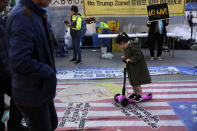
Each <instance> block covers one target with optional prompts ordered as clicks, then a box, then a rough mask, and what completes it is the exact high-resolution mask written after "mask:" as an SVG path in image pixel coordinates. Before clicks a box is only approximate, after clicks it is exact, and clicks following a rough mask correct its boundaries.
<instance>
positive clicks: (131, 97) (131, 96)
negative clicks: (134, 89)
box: [129, 93, 137, 99]
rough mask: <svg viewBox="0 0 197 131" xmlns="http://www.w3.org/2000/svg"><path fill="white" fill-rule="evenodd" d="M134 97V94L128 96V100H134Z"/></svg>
mask: <svg viewBox="0 0 197 131" xmlns="http://www.w3.org/2000/svg"><path fill="white" fill-rule="evenodd" d="M136 96H137V95H136V94H135V93H133V94H131V95H130V96H129V99H134V98H135V97H136Z"/></svg>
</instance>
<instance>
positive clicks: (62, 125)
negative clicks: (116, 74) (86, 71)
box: [55, 81, 197, 131]
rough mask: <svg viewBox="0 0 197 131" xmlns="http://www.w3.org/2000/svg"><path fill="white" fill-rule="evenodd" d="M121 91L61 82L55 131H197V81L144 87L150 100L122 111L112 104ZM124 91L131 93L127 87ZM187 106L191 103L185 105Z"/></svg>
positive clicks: (114, 87) (102, 84) (114, 84)
mask: <svg viewBox="0 0 197 131" xmlns="http://www.w3.org/2000/svg"><path fill="white" fill-rule="evenodd" d="M121 87H122V83H120V82H116V81H113V82H99V81H98V82H91V81H90V82H81V83H80V82H79V83H69V82H61V81H60V82H59V83H58V86H57V96H56V99H55V106H56V109H57V114H58V118H59V127H58V129H57V131H69V130H70V131H71V130H72V131H74V130H75V131H76V130H88V131H89V130H92V131H100V130H102V131H187V130H188V131H197V81H160V82H153V83H152V84H148V85H143V86H142V89H143V93H148V92H152V93H153V99H152V100H149V101H146V102H140V103H136V104H129V105H128V106H127V107H125V108H123V107H121V106H120V104H118V103H115V102H114V100H113V96H114V94H115V93H117V92H121ZM127 90H128V93H131V92H132V88H131V86H130V85H129V83H127ZM171 102H174V103H172V104H171ZM188 102H189V103H190V102H192V103H190V104H187V105H185V103H188ZM173 104H174V105H173ZM175 108H176V109H175ZM180 113H182V114H181V115H180ZM189 113H190V114H189ZM187 116H190V117H189V118H188V117H187ZM186 118H187V119H186ZM184 119H185V120H186V121H188V122H185V120H184Z"/></svg>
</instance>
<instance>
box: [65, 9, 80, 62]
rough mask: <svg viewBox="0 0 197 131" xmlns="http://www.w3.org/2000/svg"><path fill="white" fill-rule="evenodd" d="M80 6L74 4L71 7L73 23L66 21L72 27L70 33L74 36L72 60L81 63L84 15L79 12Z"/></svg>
mask: <svg viewBox="0 0 197 131" xmlns="http://www.w3.org/2000/svg"><path fill="white" fill-rule="evenodd" d="M78 11H79V10H78V7H77V6H75V5H73V6H72V7H71V23H65V24H66V25H67V26H69V27H70V34H71V37H72V46H73V58H72V59H71V60H70V61H75V64H78V63H81V48H80V41H81V36H82V32H81V26H82V15H81V14H79V13H78Z"/></svg>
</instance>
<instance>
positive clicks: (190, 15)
mask: <svg viewBox="0 0 197 131" xmlns="http://www.w3.org/2000/svg"><path fill="white" fill-rule="evenodd" d="M193 17H194V16H193V14H192V12H191V11H190V12H189V14H188V16H187V20H188V23H189V26H190V28H191V39H192V35H193V21H192V18H193Z"/></svg>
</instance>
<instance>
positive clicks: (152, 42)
mask: <svg viewBox="0 0 197 131" xmlns="http://www.w3.org/2000/svg"><path fill="white" fill-rule="evenodd" d="M149 48H150V56H151V57H154V51H155V37H154V36H153V35H152V36H151V37H150V38H149Z"/></svg>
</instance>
